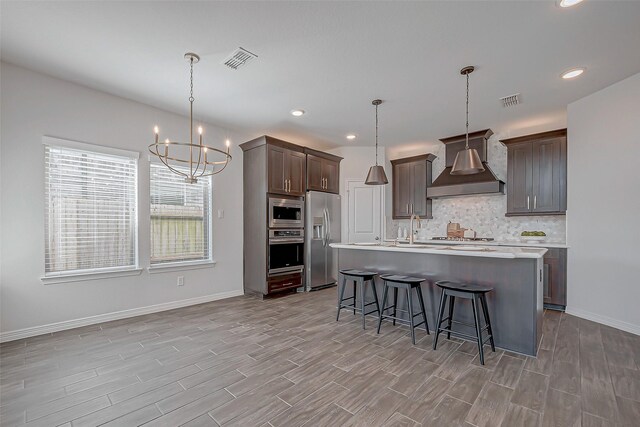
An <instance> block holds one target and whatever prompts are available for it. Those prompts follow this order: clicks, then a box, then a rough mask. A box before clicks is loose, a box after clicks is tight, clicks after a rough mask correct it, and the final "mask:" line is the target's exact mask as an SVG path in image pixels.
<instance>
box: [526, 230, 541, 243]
mask: <svg viewBox="0 0 640 427" xmlns="http://www.w3.org/2000/svg"><path fill="white" fill-rule="evenodd" d="M520 240H521V241H522V242H524V243H541V242H544V241H545V240H547V235H546V234H545V233H544V231H523V232H522V234H520Z"/></svg>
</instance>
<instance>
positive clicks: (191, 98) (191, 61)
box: [189, 58, 195, 102]
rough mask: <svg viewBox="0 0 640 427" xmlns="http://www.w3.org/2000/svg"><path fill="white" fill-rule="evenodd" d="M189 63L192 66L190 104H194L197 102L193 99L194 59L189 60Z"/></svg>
mask: <svg viewBox="0 0 640 427" xmlns="http://www.w3.org/2000/svg"><path fill="white" fill-rule="evenodd" d="M189 63H190V64H191V72H190V74H191V76H190V84H191V91H190V92H189V102H193V101H194V100H195V98H194V97H193V58H191V59H189Z"/></svg>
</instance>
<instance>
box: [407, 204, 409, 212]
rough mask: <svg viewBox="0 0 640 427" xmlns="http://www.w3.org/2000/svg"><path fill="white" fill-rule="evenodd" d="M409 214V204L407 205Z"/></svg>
mask: <svg viewBox="0 0 640 427" xmlns="http://www.w3.org/2000/svg"><path fill="white" fill-rule="evenodd" d="M407 213H409V203H407Z"/></svg>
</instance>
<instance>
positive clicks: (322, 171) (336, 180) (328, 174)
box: [305, 148, 342, 194]
mask: <svg viewBox="0 0 640 427" xmlns="http://www.w3.org/2000/svg"><path fill="white" fill-rule="evenodd" d="M305 152H306V153H307V190H310V191H324V192H327V193H336V194H337V193H339V192H340V161H341V160H342V158H341V157H338V156H334V155H331V154H328V153H323V152H321V151H316V150H312V149H310V148H306V149H305Z"/></svg>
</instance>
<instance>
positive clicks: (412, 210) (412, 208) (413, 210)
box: [411, 203, 415, 213]
mask: <svg viewBox="0 0 640 427" xmlns="http://www.w3.org/2000/svg"><path fill="white" fill-rule="evenodd" d="M414 212H415V208H414V207H413V203H411V213H414Z"/></svg>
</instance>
